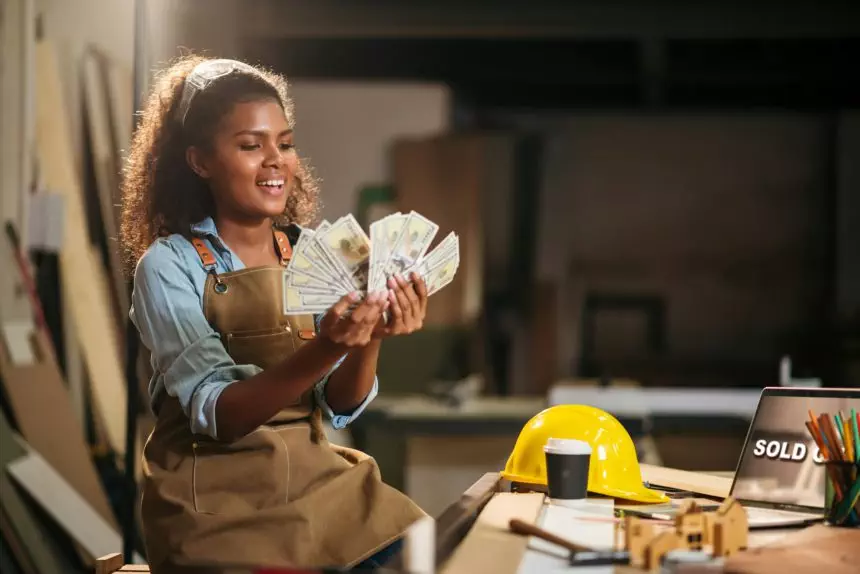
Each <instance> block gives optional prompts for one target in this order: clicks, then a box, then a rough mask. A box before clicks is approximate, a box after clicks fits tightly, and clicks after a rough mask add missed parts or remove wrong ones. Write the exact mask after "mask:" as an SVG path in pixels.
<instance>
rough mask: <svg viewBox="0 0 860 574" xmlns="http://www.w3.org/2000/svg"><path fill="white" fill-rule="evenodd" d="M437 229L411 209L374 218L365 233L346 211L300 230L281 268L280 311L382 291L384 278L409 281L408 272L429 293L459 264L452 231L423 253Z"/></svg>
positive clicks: (312, 308) (315, 308)
mask: <svg viewBox="0 0 860 574" xmlns="http://www.w3.org/2000/svg"><path fill="white" fill-rule="evenodd" d="M438 230H439V226H438V225H436V224H435V223H433V222H432V221H430V220H429V219H427V218H426V217H424V216H422V215H421V214H420V213H416V212H414V211H412V212H410V213H406V214H404V213H400V212H397V213H393V214H391V215H388V216H386V217H384V218H382V219H380V220H378V221H375V222H374V223H372V224H371V225H370V237H368V236H367V234H366V233H365V232H364V230H363V229H362V228H361V226H360V225H359V224H358V222H357V221H356V220H355V218H354V217H353V216H352V215H346V216H344V217H341V218H340V219H338V220H337V221H335V222H334V223H329V222H328V221H323V222H322V223H321V224H320V225H319V226H318V227H317V228H316V229H315V230H311V229H307V228H305V229H302V232H301V235H300V236H299V239H298V242H297V243H296V245H295V247H293V256H292V258H291V259H290V263H289V265H288V266H287V269H286V272H285V277H284V314H286V315H302V314H306V313H322V312H325V311H326V310H328V309H329V308H330V307H331V306H332V305H334V304H335V303H336V302H337V301H338V300H339V299H340V298H341V297H343V296H344V295H346V294H348V293H351V292H353V291H358V292H360V293H361V294H362V295H363V296H366V295H367V294H368V293H373V292H376V291H385V290H387V289H388V286H387V281H388V278H389V277H391V276H393V275H397V274H399V275H401V276H403V277H404V278H405V279H407V280H409V277H410V276H411V274H412V272H416V273H418V275H420V276H421V277H423V278H424V281H425V283H426V284H427V293H428V295H433V294H434V293H436V292H437V291H439V290H440V289H442V288H443V287H445V286H446V285H448V284H449V283H450V282H451V281H452V280H453V279H454V275H455V274H456V273H457V269H458V267H459V266H460V239H459V237H458V236H457V234H456V233H454V232H453V231H452V232H451V233H449V234H448V235H447V236H446V237H445V238H444V239H443V240H442V241H440V242H439V244H438V245H436V247H435V248H433V250H431V251H428V248H429V247H430V244H431V243H432V242H433V238H434V237H435V236H436V232H437V231H438Z"/></svg>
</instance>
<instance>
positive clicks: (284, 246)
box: [274, 229, 293, 267]
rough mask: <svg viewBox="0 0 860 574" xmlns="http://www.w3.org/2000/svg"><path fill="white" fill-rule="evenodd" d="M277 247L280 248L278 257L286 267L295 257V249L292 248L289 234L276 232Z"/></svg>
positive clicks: (278, 230)
mask: <svg viewBox="0 0 860 574" xmlns="http://www.w3.org/2000/svg"><path fill="white" fill-rule="evenodd" d="M274 234H275V246H276V247H277V248H278V256H279V257H280V260H281V265H283V266H284V267H286V266H287V265H288V264H289V262H290V259H291V258H292V257H293V248H292V247H291V246H290V240H289V238H288V237H287V234H286V233H284V232H283V231H281V230H280V229H275V230H274Z"/></svg>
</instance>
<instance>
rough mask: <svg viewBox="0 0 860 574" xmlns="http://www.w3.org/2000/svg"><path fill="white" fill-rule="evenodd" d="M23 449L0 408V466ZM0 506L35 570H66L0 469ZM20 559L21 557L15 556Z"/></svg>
mask: <svg viewBox="0 0 860 574" xmlns="http://www.w3.org/2000/svg"><path fill="white" fill-rule="evenodd" d="M25 454H26V451H25V450H24V449H23V448H22V447H21V445H20V444H19V443H18V441H16V440H15V438H14V431H13V430H12V427H11V426H10V425H9V422H8V421H7V420H6V416H5V415H4V414H3V412H2V411H0V469H4V468H6V465H7V464H9V463H10V462H12V461H14V460H16V459H18V458H20V457H22V456H24V455H25ZM0 507H2V514H3V516H4V517H6V518H8V520H9V522H10V524H11V525H12V528H13V529H14V531H15V534H16V535H17V536H18V538H19V539H20V540H21V544H22V545H23V547H24V549H25V550H26V552H27V558H28V559H29V560H30V561H32V563H33V566H34V567H35V568H36V571H37V572H68V571H69V570H70V564H68V562H67V561H66V560H65V559H64V557H63V555H62V553H61V552H60V551H59V549H58V548H56V547H55V545H54V544H52V542H51V541H50V539H49V538H48V537H47V536H46V535H45V533H44V532H43V530H42V525H41V523H40V521H39V518H38V516H37V515H36V513H35V512H33V510H32V508H30V506H29V505H28V504H27V502H26V501H25V499H24V497H23V496H21V493H20V492H19V491H18V489H17V488H15V485H14V484H13V483H12V480H11V479H10V477H9V475H7V474H6V472H2V471H0ZM18 562H21V559H20V558H19V559H18Z"/></svg>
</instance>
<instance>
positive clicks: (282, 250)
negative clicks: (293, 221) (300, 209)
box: [191, 229, 293, 272]
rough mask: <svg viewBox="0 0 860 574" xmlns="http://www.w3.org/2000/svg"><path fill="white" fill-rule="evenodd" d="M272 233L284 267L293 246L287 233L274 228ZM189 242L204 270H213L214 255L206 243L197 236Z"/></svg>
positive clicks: (290, 256)
mask: <svg viewBox="0 0 860 574" xmlns="http://www.w3.org/2000/svg"><path fill="white" fill-rule="evenodd" d="M273 233H274V237H275V247H277V250H278V259H280V261H281V265H283V266H284V267H286V266H287V264H289V262H290V259H291V258H292V257H293V248H292V247H291V246H290V240H289V238H288V237H287V234H286V233H284V232H283V231H281V230H279V229H275V230H274V231H273ZM191 244H192V245H194V249H195V250H196V251H197V255H199V256H200V261H201V262H202V263H203V267H204V268H205V269H206V271H210V272H211V271H213V270H214V269H215V265H216V263H215V256H214V255H212V251H210V250H209V247H207V246H206V243H205V242H204V241H203V240H202V239H200V238H199V237H192V238H191Z"/></svg>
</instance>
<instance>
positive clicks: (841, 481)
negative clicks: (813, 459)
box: [824, 461, 860, 528]
mask: <svg viewBox="0 0 860 574" xmlns="http://www.w3.org/2000/svg"><path fill="white" fill-rule="evenodd" d="M824 465H825V466H826V467H827V473H826V478H825V489H824V510H825V518H826V520H827V523H828V524H830V525H832V526H848V527H853V528H857V527H860V463H856V462H842V461H839V462H837V461H833V462H825V463H824Z"/></svg>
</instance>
